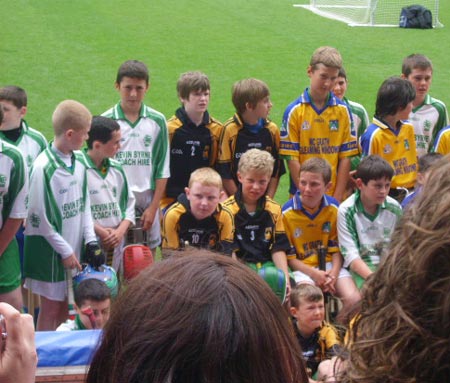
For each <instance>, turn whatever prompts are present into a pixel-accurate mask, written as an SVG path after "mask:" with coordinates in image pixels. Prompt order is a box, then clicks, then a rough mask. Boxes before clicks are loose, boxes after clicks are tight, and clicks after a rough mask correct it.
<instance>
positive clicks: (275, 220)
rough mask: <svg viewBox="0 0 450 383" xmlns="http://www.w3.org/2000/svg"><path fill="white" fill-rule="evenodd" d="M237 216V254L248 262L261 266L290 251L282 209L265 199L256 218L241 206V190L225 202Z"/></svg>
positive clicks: (256, 213) (235, 222) (261, 202)
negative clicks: (273, 255) (274, 256)
mask: <svg viewBox="0 0 450 383" xmlns="http://www.w3.org/2000/svg"><path fill="white" fill-rule="evenodd" d="M223 204H224V206H225V207H226V208H228V209H229V210H230V211H231V212H232V214H233V216H234V226H235V245H236V246H237V247H238V250H237V251H236V255H237V257H238V258H240V259H242V260H244V261H245V262H250V263H258V262H261V263H263V262H267V261H271V260H272V253H274V252H276V251H285V252H287V251H288V250H289V249H290V244H289V240H288V238H287V237H286V234H285V232H284V226H283V219H282V216H281V206H280V205H278V204H277V203H276V202H275V201H273V200H272V199H270V198H269V197H267V196H265V197H262V198H261V199H260V200H259V202H258V208H257V210H256V212H255V214H254V215H251V214H249V213H248V212H247V211H246V210H245V207H244V205H243V203H242V198H241V191H240V190H239V191H238V192H237V193H236V194H235V195H234V196H231V197H230V198H228V199H227V200H226V201H225V202H224V203H223Z"/></svg>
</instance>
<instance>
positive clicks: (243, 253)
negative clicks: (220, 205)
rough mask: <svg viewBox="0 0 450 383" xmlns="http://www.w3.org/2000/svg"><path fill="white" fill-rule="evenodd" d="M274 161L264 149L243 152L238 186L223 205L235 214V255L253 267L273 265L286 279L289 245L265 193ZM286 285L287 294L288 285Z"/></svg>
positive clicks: (277, 211) (273, 204) (276, 208)
mask: <svg viewBox="0 0 450 383" xmlns="http://www.w3.org/2000/svg"><path fill="white" fill-rule="evenodd" d="M274 162H275V160H274V159H273V157H272V155H271V154H270V153H269V152H267V151H265V150H259V149H250V150H248V151H246V152H245V153H244V154H243V155H242V156H241V158H240V160H239V167H238V172H237V176H238V180H239V183H240V186H239V189H238V191H237V192H236V194H235V195H233V196H231V197H230V198H228V199H227V200H226V201H225V202H224V206H225V207H226V208H229V209H230V210H231V212H232V213H233V215H234V226H235V230H236V232H235V233H236V234H235V240H236V246H237V248H238V250H237V251H236V252H235V255H236V256H237V258H238V259H240V260H242V261H244V262H246V263H247V264H248V265H249V266H250V267H252V268H253V269H259V268H261V267H276V268H278V269H279V270H281V271H282V272H283V274H284V277H285V281H289V275H288V265H287V257H286V251H288V250H289V249H290V244H289V240H288V238H287V237H286V233H285V232H284V225H283V219H282V216H281V206H280V205H278V204H277V203H276V202H275V201H273V200H272V199H271V198H270V197H269V196H268V195H267V193H266V191H267V188H268V186H269V182H270V180H271V175H272V174H273V173H272V172H273V164H274ZM286 285H287V294H289V291H290V285H289V283H286Z"/></svg>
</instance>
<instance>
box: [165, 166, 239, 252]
mask: <svg viewBox="0 0 450 383" xmlns="http://www.w3.org/2000/svg"><path fill="white" fill-rule="evenodd" d="M222 195H223V191H222V179H221V178H220V175H219V174H218V173H217V172H216V171H215V170H213V169H211V168H208V167H206V168H200V169H197V170H195V171H194V172H193V173H192V175H191V177H190V179H189V185H188V187H186V188H185V193H182V194H180V195H179V196H178V199H177V202H176V203H174V204H173V205H171V206H170V207H169V208H168V209H167V210H166V212H165V214H164V217H163V224H162V247H163V249H180V248H183V247H184V246H185V245H186V244H188V245H191V246H195V247H201V248H207V249H210V250H215V251H218V252H221V253H224V254H228V255H231V253H232V250H233V235H234V225H233V216H232V214H231V212H230V211H229V210H228V209H226V208H224V207H223V206H222V205H221V204H220V203H219V200H220V198H221V197H222ZM163 254H164V250H163Z"/></svg>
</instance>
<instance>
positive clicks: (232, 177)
mask: <svg viewBox="0 0 450 383" xmlns="http://www.w3.org/2000/svg"><path fill="white" fill-rule="evenodd" d="M232 101H233V105H234V107H235V108H236V113H235V114H234V116H233V117H231V118H230V119H229V120H228V121H226V122H225V125H224V128H223V132H222V136H221V137H220V150H219V158H218V160H217V171H218V172H219V173H220V175H221V176H222V179H223V186H224V189H225V192H226V193H227V195H228V196H231V195H233V194H235V193H236V192H237V190H238V186H239V180H238V177H237V170H238V163H239V158H240V157H241V156H242V154H243V153H245V152H246V151H247V150H249V149H252V148H253V149H261V150H265V151H267V152H269V153H270V154H271V155H272V157H273V158H274V159H275V163H274V167H273V171H272V174H271V177H270V182H269V186H268V188H267V195H268V196H269V197H270V198H273V197H274V195H275V192H276V190H277V187H278V182H279V180H280V177H281V176H282V175H283V174H284V173H285V168H284V164H283V161H281V160H280V158H279V153H278V152H279V150H280V131H279V130H278V127H277V126H276V125H275V124H274V123H273V122H272V121H270V120H269V119H268V116H269V113H270V109H271V108H272V102H271V101H270V92H269V88H268V86H267V85H266V84H265V83H264V82H263V81H261V80H257V79H254V78H249V79H244V80H240V81H238V82H236V83H235V84H234V86H233V94H232Z"/></svg>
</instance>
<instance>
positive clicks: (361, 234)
mask: <svg viewBox="0 0 450 383" xmlns="http://www.w3.org/2000/svg"><path fill="white" fill-rule="evenodd" d="M393 174H394V170H393V169H392V167H391V166H390V165H389V163H388V162H387V161H386V160H384V159H383V158H381V157H379V156H375V155H371V156H368V157H366V158H364V159H363V160H362V161H361V163H360V164H359V166H358V168H357V170H356V186H357V188H358V190H357V191H356V192H355V193H354V194H353V195H351V196H350V197H349V198H348V199H346V200H345V201H344V202H343V203H342V204H341V206H340V207H339V213H338V238H339V247H340V249H341V253H342V255H343V256H344V267H349V268H350V270H351V273H352V275H353V278H354V280H355V283H356V285H357V287H358V288H361V286H362V285H363V283H364V281H365V280H366V279H367V277H368V276H369V275H370V274H372V273H373V272H374V271H375V269H376V268H377V267H378V264H379V263H380V259H381V257H382V256H383V255H384V252H385V250H386V248H387V246H388V245H389V241H390V237H391V234H392V232H393V230H394V228H395V226H396V224H397V222H398V220H399V218H400V216H401V207H400V205H399V204H398V202H397V201H395V200H394V199H393V198H391V197H389V196H388V193H389V189H390V187H391V179H392V176H393Z"/></svg>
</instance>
